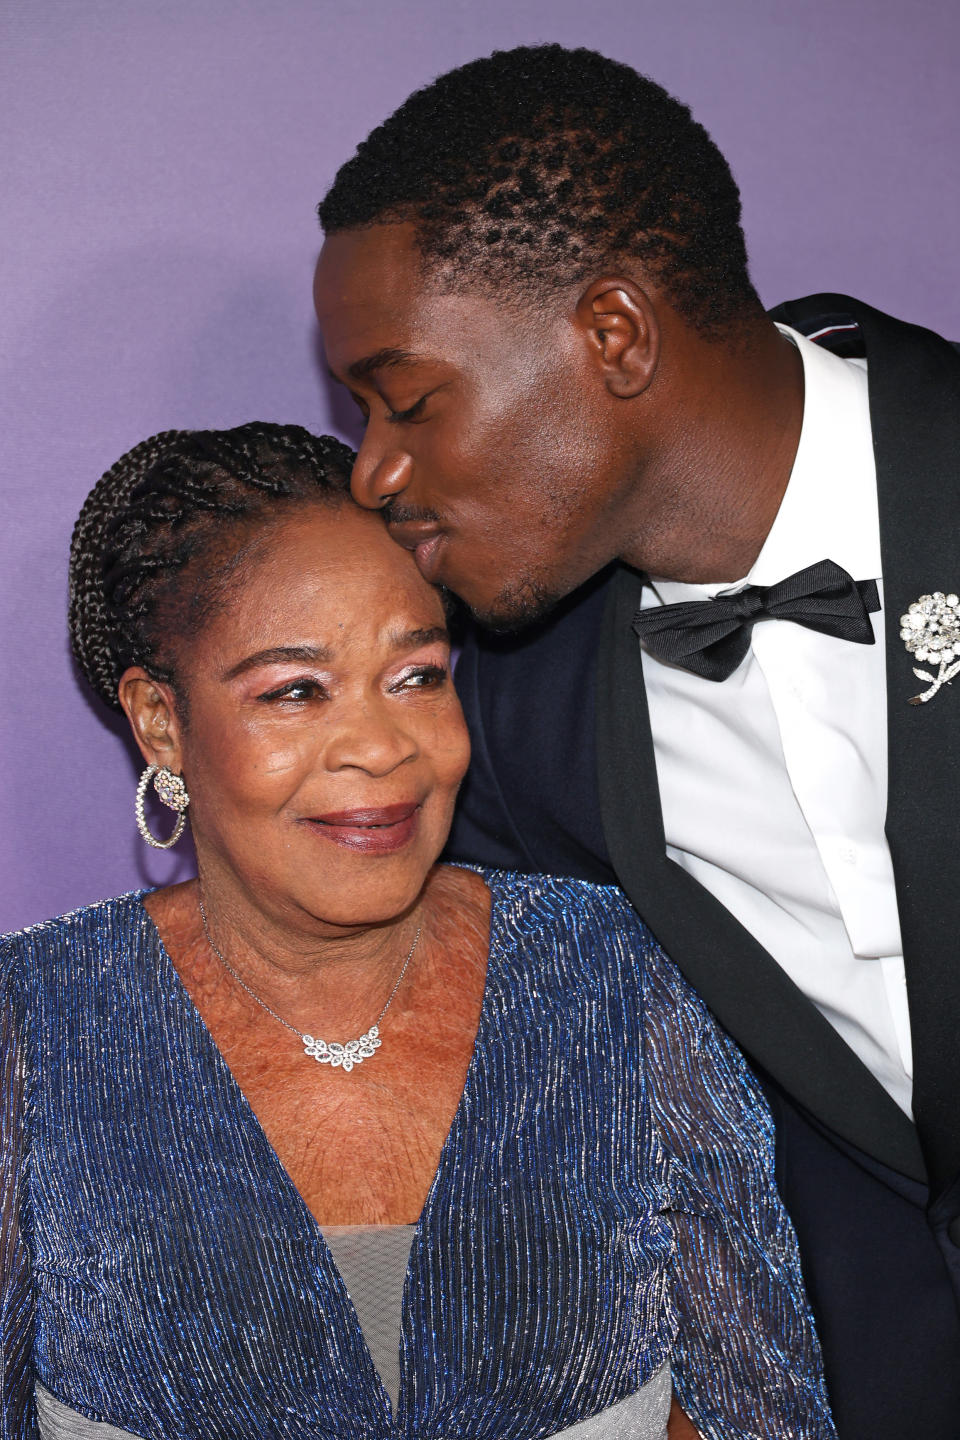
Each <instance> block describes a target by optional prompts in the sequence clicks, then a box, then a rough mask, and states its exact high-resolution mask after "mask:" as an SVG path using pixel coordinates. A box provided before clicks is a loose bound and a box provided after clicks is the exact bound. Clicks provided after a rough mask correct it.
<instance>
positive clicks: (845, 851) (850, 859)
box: [840, 845, 860, 865]
mask: <svg viewBox="0 0 960 1440" xmlns="http://www.w3.org/2000/svg"><path fill="white" fill-rule="evenodd" d="M859 858H860V857H859V855H858V854H857V848H856V846H855V845H841V846H840V859H841V860H842V861H843V863H844V864H845V865H856V863H857V861H858V860H859Z"/></svg>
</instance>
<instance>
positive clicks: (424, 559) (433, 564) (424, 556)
mask: <svg viewBox="0 0 960 1440" xmlns="http://www.w3.org/2000/svg"><path fill="white" fill-rule="evenodd" d="M387 523H388V525H389V529H390V534H391V536H392V537H393V539H394V540H396V542H397V544H398V545H402V546H403V548H404V549H405V550H412V551H413V558H414V560H416V562H417V569H418V570H419V571H420V574H421V575H422V576H423V578H424V579H425V580H431V581H432V580H433V579H434V577H435V575H436V570H437V561H438V559H439V554H440V550H441V548H442V546H443V541H444V535H443V531H442V530H438V529H437V527H436V525H429V524H427V525H425V524H417V523H416V522H415V521H391V520H389V519H388V522H387Z"/></svg>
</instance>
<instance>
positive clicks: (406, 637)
mask: <svg viewBox="0 0 960 1440" xmlns="http://www.w3.org/2000/svg"><path fill="white" fill-rule="evenodd" d="M438 640H442V641H443V642H444V644H449V642H450V632H449V631H448V630H447V628H446V626H445V625H429V626H427V628H426V629H423V630H391V631H390V633H389V634H388V636H387V643H388V644H389V645H390V646H391V647H392V649H394V650H413V649H415V648H416V647H417V646H419V645H433V644H435V643H436V641H438Z"/></svg>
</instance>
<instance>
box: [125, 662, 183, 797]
mask: <svg viewBox="0 0 960 1440" xmlns="http://www.w3.org/2000/svg"><path fill="white" fill-rule="evenodd" d="M117 693H118V695H119V698H120V704H121V705H122V706H123V709H124V713H125V715H126V717H127V719H128V720H129V721H130V729H131V730H132V731H133V735H134V739H135V740H136V742H137V744H138V745H139V747H140V753H141V755H142V756H143V758H144V760H146V762H147V764H148V765H165V766H166V767H167V769H168V770H172V771H173V772H174V774H175V775H179V774H181V773H182V769H183V763H182V762H183V755H182V747H181V726H180V723H179V721H178V719H177V711H176V705H175V702H174V696H173V691H172V689H171V688H170V686H169V685H167V684H165V683H164V682H163V681H160V680H151V679H150V676H149V675H148V674H147V672H146V670H144V669H143V668H142V667H141V666H140V665H132V666H131V667H130V669H129V670H125V671H124V672H123V674H122V675H121V676H120V683H119V685H118V687H117Z"/></svg>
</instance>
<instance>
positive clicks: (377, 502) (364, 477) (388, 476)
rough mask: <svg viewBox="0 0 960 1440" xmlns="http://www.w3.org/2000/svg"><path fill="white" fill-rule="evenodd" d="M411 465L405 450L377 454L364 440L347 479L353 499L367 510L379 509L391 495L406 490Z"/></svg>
mask: <svg viewBox="0 0 960 1440" xmlns="http://www.w3.org/2000/svg"><path fill="white" fill-rule="evenodd" d="M412 463H413V462H412V461H411V459H410V456H409V455H407V454H405V453H404V451H402V450H394V451H390V452H387V453H384V452H383V451H382V450H380V451H378V450H377V448H376V447H375V446H374V445H372V444H370V443H368V440H367V439H366V437H365V438H364V441H363V444H362V445H361V446H360V449H359V451H358V452H357V459H356V463H355V464H354V467H353V474H352V475H351V477H350V489H351V490H352V492H353V498H354V500H356V502H357V504H358V505H363V506H364V508H365V509H367V510H382V509H383V507H384V505H386V504H388V502H389V501H390V500H392V499H393V498H394V496H396V495H400V494H402V493H403V491H404V490H406V488H407V486H408V485H409V483H410V472H411V468H412Z"/></svg>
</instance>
